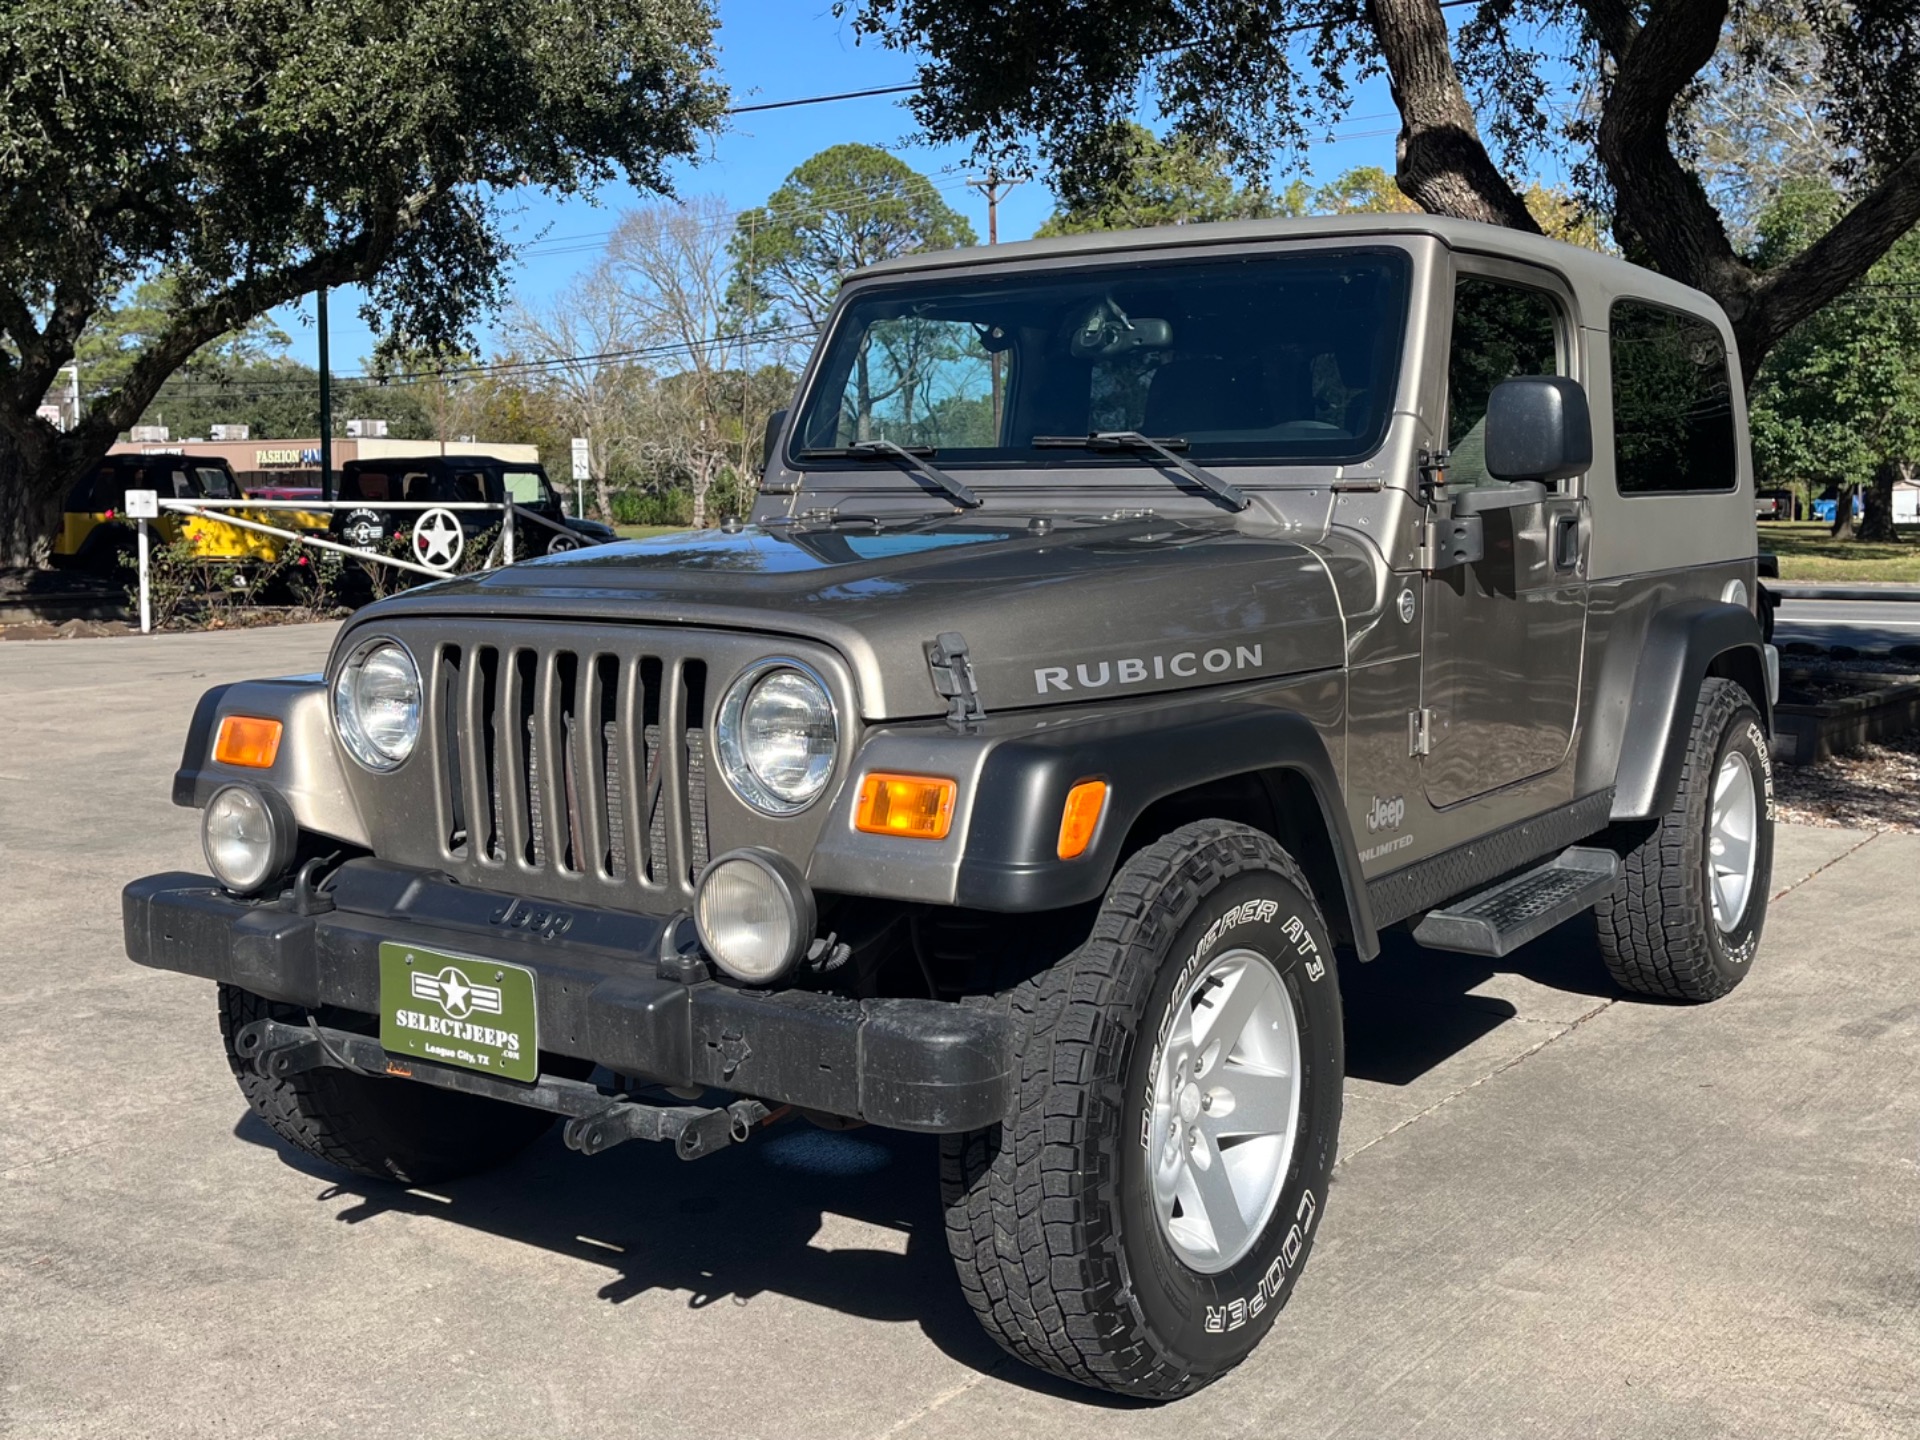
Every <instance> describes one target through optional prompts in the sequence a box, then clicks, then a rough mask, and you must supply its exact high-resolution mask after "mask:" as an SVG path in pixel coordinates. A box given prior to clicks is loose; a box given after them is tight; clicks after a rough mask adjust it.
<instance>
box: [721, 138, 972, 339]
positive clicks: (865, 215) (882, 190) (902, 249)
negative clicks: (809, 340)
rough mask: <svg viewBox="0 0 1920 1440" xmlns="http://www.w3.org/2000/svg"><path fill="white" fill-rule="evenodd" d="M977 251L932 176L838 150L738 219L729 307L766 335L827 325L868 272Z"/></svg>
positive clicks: (877, 153)
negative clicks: (856, 278)
mask: <svg viewBox="0 0 1920 1440" xmlns="http://www.w3.org/2000/svg"><path fill="white" fill-rule="evenodd" d="M973 243H974V233H973V227H972V226H971V225H969V224H968V223H967V219H966V217H965V216H964V215H962V214H960V213H959V212H958V211H957V210H955V209H953V208H952V207H951V206H949V205H948V204H947V203H946V202H945V201H944V200H942V199H941V198H940V192H939V191H937V190H935V189H934V188H933V184H932V182H931V181H929V180H928V179H927V177H926V176H924V175H922V174H920V173H919V172H918V171H916V170H914V169H913V168H912V167H911V166H909V165H907V164H906V163H905V162H904V161H902V160H900V159H898V158H897V157H895V156H892V155H889V154H888V153H887V152H886V151H884V150H880V149H877V148H876V147H874V146H872V145H835V146H833V147H831V148H830V149H826V150H822V151H821V152H820V153H819V154H818V155H815V156H814V157H813V158H812V159H810V160H807V161H805V162H803V163H802V164H801V165H799V166H798V167H796V168H795V169H794V171H793V173H792V174H790V175H788V176H787V179H786V182H785V183H784V184H783V185H781V187H780V188H779V189H778V190H776V191H774V192H773V195H772V196H771V197H770V198H769V199H768V201H767V203H766V204H765V205H763V206H761V207H759V208H758V209H754V210H748V211H746V212H745V213H744V214H742V215H741V216H740V217H739V220H738V222H737V224H736V226H735V230H734V238H733V243H732V244H731V246H730V247H729V254H730V255H731V256H732V258H733V262H734V271H735V275H734V284H733V287H732V289H731V291H730V293H729V299H730V301H731V303H732V305H733V307H734V308H735V309H736V310H737V311H739V312H741V313H742V314H743V315H745V316H747V317H749V319H750V320H751V321H752V322H753V323H756V324H759V325H766V326H780V325H790V324H796V323H798V324H810V325H818V324H820V323H821V322H822V321H824V320H825V319H826V315H827V311H828V309H829V308H830V307H831V306H832V304H833V298H834V296H835V295H837V294H838V293H839V291H840V282H841V281H842V280H843V279H845V278H846V276H847V275H848V274H850V273H851V272H852V271H854V270H857V269H859V268H860V267H861V266H863V265H873V264H877V263H878V262H879V261H882V260H891V259H892V258H893V257H894V256H896V255H906V254H910V253H913V252H915V251H920V250H949V249H952V248H954V247H956V246H961V245H971V244H973Z"/></svg>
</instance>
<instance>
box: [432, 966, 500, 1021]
mask: <svg viewBox="0 0 1920 1440" xmlns="http://www.w3.org/2000/svg"><path fill="white" fill-rule="evenodd" d="M410 988H411V989H412V991H413V998H414V999H416V1000H430V1001H432V1002H433V1003H434V1004H435V1005H438V1006H439V1007H440V1008H441V1009H442V1010H444V1011H445V1012H446V1013H447V1015H448V1016H449V1017H450V1018H451V1019H454V1020H464V1019H466V1018H467V1017H468V1016H469V1015H471V1014H473V1013H474V1012H475V1011H479V1012H480V1013H481V1014H483V1015H498V1014H499V1013H500V990H499V987H498V986H494V985H479V984H476V983H475V982H473V981H472V980H469V979H468V978H467V977H466V975H464V974H463V973H462V972H461V971H460V970H459V968H458V967H456V966H453V965H449V966H447V968H446V969H444V970H442V971H441V972H440V973H439V974H438V975H424V974H420V973H418V972H415V974H414V977H413V981H412V984H411V987H410Z"/></svg>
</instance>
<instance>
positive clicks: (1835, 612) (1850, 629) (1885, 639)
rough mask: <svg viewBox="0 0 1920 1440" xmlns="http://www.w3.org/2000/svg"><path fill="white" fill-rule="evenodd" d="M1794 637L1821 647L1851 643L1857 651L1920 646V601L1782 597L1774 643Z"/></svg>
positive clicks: (1782, 642) (1783, 643)
mask: <svg viewBox="0 0 1920 1440" xmlns="http://www.w3.org/2000/svg"><path fill="white" fill-rule="evenodd" d="M1794 640H1802V641H1806V642H1807V643H1809V644H1813V645H1822V646H1832V645H1851V646H1853V647H1854V648H1855V649H1856V650H1887V649H1891V648H1892V647H1893V646H1895V645H1920V602H1915V601H1911V600H1907V601H1902V600H1793V599H1786V600H1782V601H1781V602H1780V609H1779V611H1778V612H1777V613H1776V614H1775V616H1774V621H1773V643H1774V644H1776V645H1785V644H1787V643H1788V642H1789V641H1794Z"/></svg>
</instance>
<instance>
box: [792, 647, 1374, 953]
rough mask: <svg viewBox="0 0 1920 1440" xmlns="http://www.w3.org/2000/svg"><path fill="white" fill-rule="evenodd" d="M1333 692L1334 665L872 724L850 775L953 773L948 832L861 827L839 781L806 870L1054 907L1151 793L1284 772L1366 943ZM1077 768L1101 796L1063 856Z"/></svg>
mask: <svg viewBox="0 0 1920 1440" xmlns="http://www.w3.org/2000/svg"><path fill="white" fill-rule="evenodd" d="M1343 700H1344V688H1343V687H1342V685H1341V683H1340V681H1339V678H1338V677H1337V676H1328V675H1322V676H1317V677H1305V678H1304V679H1302V678H1296V679H1293V680H1289V681H1285V682H1281V683H1279V684H1275V685H1259V686H1250V687H1244V688H1237V689H1236V690H1234V691H1233V692H1232V693H1230V694H1226V695H1221V694H1215V695H1212V696H1208V697H1206V698H1204V699H1198V700H1196V699H1193V698H1185V699H1182V700H1179V701H1175V702H1160V703H1143V704H1137V705H1126V706H1121V705H1116V704H1107V705H1102V706H1089V707H1085V708H1084V709H1080V710H1076V711H1073V712H1069V713H1066V714H1062V713H1061V712H1060V711H1058V710H1053V711H1048V712H1045V713H1044V714H1032V713H1028V714H1021V715H1011V716H1006V715H1003V716H997V717H993V718H991V719H989V720H988V721H986V722H985V723H984V724H982V725H981V726H980V727H979V729H978V730H977V731H976V732H975V733H972V734H966V735H960V734H955V733H954V732H953V731H952V730H950V729H948V728H947V727H945V726H944V725H941V726H932V725H912V726H897V727H882V728H880V729H877V730H874V731H871V732H869V734H868V736H867V740H866V744H865V745H863V746H862V748H861V752H860V755H859V759H858V762H857V764H856V765H855V767H854V773H855V775H856V776H858V775H859V774H863V773H865V772H867V771H872V770H885V771H901V772H905V773H909V774H922V775H943V776H951V777H953V778H954V779H955V780H956V781H957V783H958V786H959V794H958V797H957V800H956V805H955V816H956V818H955V822H954V827H953V830H952V832H951V833H950V834H949V836H948V837H947V839H946V840H945V841H939V842H933V841H925V840H906V839H898V838H894V837H891V836H879V835H868V834H863V833H861V832H859V831H857V830H855V829H854V827H853V815H852V807H853V803H854V797H855V795H856V793H857V791H858V788H859V787H858V785H857V783H849V784H848V785H847V786H846V787H845V789H844V791H843V793H842V795H841V796H840V797H839V799H838V801H837V802H836V806H835V812H834V814H833V815H832V816H831V817H830V818H829V819H828V822H827V824H826V826H825V829H824V833H823V834H822V836H821V839H820V843H819V845H818V846H817V847H816V849H815V852H814V856H813V863H812V865H811V867H810V870H809V878H810V880H811V881H812V883H813V884H814V885H815V886H816V887H818V888H820V889H822V890H833V891H840V892H843V893H850V894H863V895H878V896H887V897H891V898H897V899H904V900H918V901H924V902H927V903H931V904H944V905H960V906H965V907H967V908H970V909H980V910H997V911H1016V912H1020V911H1038V910H1052V909H1058V908H1061V907H1063V906H1068V905H1075V904H1080V903H1083V902H1085V901H1089V900H1093V899H1097V898H1098V897H1099V896H1100V895H1101V894H1103V893H1104V892H1105V890H1106V887H1107V885H1108V882H1109V881H1110V880H1111V879H1112V876H1113V872H1114V870H1115V868H1116V867H1117V866H1118V864H1119V862H1120V858H1121V847H1122V845H1123V844H1124V843H1125V841H1126V838H1127V836H1128V834H1129V832H1130V831H1131V830H1132V829H1133V825H1134V822H1135V821H1136V820H1138V819H1139V818H1140V816H1141V815H1142V814H1143V813H1144V812H1145V811H1146V809H1147V808H1148V807H1149V806H1150V805H1152V804H1153V803H1154V802H1155V801H1158V800H1161V799H1164V798H1166V797H1168V796H1171V795H1175V794H1178V793H1179V792H1181V791H1185V790H1190V789H1192V788H1193V787H1195V786H1198V785H1205V784H1207V783H1208V782H1210V781H1217V780H1224V779H1228V778H1231V777H1236V776H1243V775H1250V774H1271V773H1273V772H1292V773H1293V774H1296V775H1297V776H1298V777H1299V778H1300V779H1301V780H1303V781H1304V782H1305V784H1306V786H1307V789H1308V791H1309V793H1311V795H1312V797H1313V803H1314V806H1315V807H1316V809H1317V811H1318V814H1317V815H1316V816H1314V817H1311V818H1312V819H1314V820H1315V821H1317V827H1318V829H1319V830H1320V831H1321V832H1323V833H1324V835H1325V837H1326V841H1327V844H1328V846H1329V848H1330V849H1331V850H1332V851H1333V856H1332V858H1333V860H1334V862H1335V864H1336V865H1337V867H1338V871H1339V876H1340V888H1341V892H1342V898H1343V899H1344V901H1345V905H1346V911H1347V915H1346V918H1347V922H1348V925H1349V927H1350V929H1351V933H1352V934H1353V936H1354V938H1355V942H1356V945H1357V946H1358V948H1359V949H1360V951H1361V953H1362V954H1363V955H1371V954H1373V953H1374V952H1375V950H1376V949H1377V948H1378V941H1377V938H1376V936H1375V931H1374V925H1373V918H1372V911H1371V909H1370V907H1369V905H1368V901H1367V895H1366V888H1365V885H1364V883H1363V882H1362V879H1361V875H1360V866H1359V861H1358V859H1357V858H1356V855H1355V851H1354V842H1353V835H1352V832H1351V830H1350V829H1349V827H1348V824H1347V818H1346V807H1345V805H1344V804H1343V803H1342V799H1341V794H1342V792H1341V788H1340V782H1339V772H1338V769H1337V768H1336V766H1335V764H1334V762H1333V759H1332V756H1331V755H1330V754H1329V753H1328V749H1327V741H1326V738H1325V734H1324V733H1323V731H1325V730H1332V731H1334V732H1336V733H1337V730H1338V726H1339V724H1340V720H1341V718H1342V716H1341V711H1342V707H1343ZM1322 712H1324V713H1322ZM1088 779H1102V780H1105V781H1106V782H1107V785H1108V799H1107V805H1106V810H1105V813H1104V814H1103V815H1102V816H1101V819H1100V824H1099V828H1098V829H1097V830H1096V831H1095V834H1094V839H1093V842H1092V844H1091V845H1090V846H1089V847H1088V849H1087V851H1086V853H1085V854H1083V855H1081V856H1079V857H1077V858H1075V859H1073V860H1061V859H1060V858H1058V855H1057V853H1056V845H1057V841H1058V836H1059V830H1060V816H1061V812H1062V809H1063V807H1064V806H1065V803H1066V797H1067V792H1068V791H1069V790H1070V789H1072V788H1073V786H1074V785H1076V784H1077V783H1079V782H1080V781H1082V780H1088Z"/></svg>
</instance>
